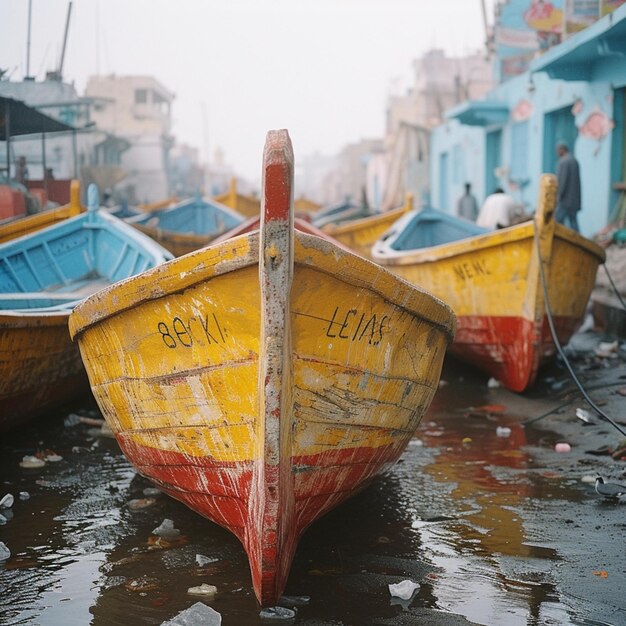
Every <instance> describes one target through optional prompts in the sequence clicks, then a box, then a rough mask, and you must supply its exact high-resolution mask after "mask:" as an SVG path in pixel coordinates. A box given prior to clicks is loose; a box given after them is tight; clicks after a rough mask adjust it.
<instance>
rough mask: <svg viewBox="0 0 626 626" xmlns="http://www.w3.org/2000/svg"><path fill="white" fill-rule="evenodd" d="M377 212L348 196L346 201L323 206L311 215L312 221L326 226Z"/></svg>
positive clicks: (318, 225) (320, 226)
mask: <svg viewBox="0 0 626 626" xmlns="http://www.w3.org/2000/svg"><path fill="white" fill-rule="evenodd" d="M376 214H377V211H373V210H372V209H370V208H369V207H367V206H365V205H364V204H356V203H354V202H352V200H350V199H349V198H348V199H346V200H345V201H344V202H339V203H337V204H331V205H330V206H326V207H323V208H321V209H320V210H319V211H317V212H316V213H315V214H314V215H312V216H311V222H312V223H313V224H314V225H315V226H316V227H317V228H324V227H325V226H329V225H331V224H341V223H342V222H347V221H350V220H356V219H360V218H363V217H370V216H372V215H376Z"/></svg>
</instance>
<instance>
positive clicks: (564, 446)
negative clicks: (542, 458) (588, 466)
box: [554, 443, 572, 452]
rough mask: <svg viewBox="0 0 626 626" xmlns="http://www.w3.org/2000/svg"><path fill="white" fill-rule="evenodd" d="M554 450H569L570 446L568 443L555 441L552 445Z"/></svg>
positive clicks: (570, 449)
mask: <svg viewBox="0 0 626 626" xmlns="http://www.w3.org/2000/svg"><path fill="white" fill-rule="evenodd" d="M554 451H555V452H571V451H572V446H570V445H569V443H557V444H556V445H555V446H554Z"/></svg>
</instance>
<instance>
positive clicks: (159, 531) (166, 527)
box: [152, 518, 180, 539]
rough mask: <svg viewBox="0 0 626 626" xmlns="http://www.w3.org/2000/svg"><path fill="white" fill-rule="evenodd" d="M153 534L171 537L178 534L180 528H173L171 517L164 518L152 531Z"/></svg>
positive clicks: (165, 537) (166, 537)
mask: <svg viewBox="0 0 626 626" xmlns="http://www.w3.org/2000/svg"><path fill="white" fill-rule="evenodd" d="M152 534H153V535H156V536H157V537H163V538H164V539H172V538H174V537H178V536H179V535H180V530H178V528H174V522H173V521H172V520H171V519H167V518H166V519H164V520H163V522H162V523H161V525H160V526H157V527H156V528H155V529H154V530H153V531H152Z"/></svg>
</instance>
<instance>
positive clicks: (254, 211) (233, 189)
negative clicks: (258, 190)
mask: <svg viewBox="0 0 626 626" xmlns="http://www.w3.org/2000/svg"><path fill="white" fill-rule="evenodd" d="M215 201H216V202H219V203H220V204H223V205H224V206H227V207H230V208H231V209H233V210H234V211H237V213H239V215H243V216H244V218H250V217H258V216H259V214H260V211H261V200H260V198H258V197H257V196H251V195H249V194H245V193H239V191H238V190H237V179H236V178H235V177H234V176H233V177H232V178H231V179H230V184H229V186H228V191H227V192H226V193H223V194H220V195H218V196H215Z"/></svg>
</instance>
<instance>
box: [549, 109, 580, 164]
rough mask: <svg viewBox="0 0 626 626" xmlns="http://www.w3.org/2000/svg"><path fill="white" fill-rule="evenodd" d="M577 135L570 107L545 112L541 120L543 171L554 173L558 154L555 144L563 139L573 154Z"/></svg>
mask: <svg viewBox="0 0 626 626" xmlns="http://www.w3.org/2000/svg"><path fill="white" fill-rule="evenodd" d="M577 137H578V129H577V128H576V120H575V118H574V116H573V115H572V107H571V106H566V107H563V108H562V109H557V110H556V111H551V112H550V113H546V115H545V117H544V122H543V172H544V173H551V174H556V165H557V162H558V156H557V154H556V144H557V142H558V141H563V142H564V143H566V144H567V146H568V148H569V150H570V152H571V153H572V154H575V150H574V144H575V143H576V138H577Z"/></svg>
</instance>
